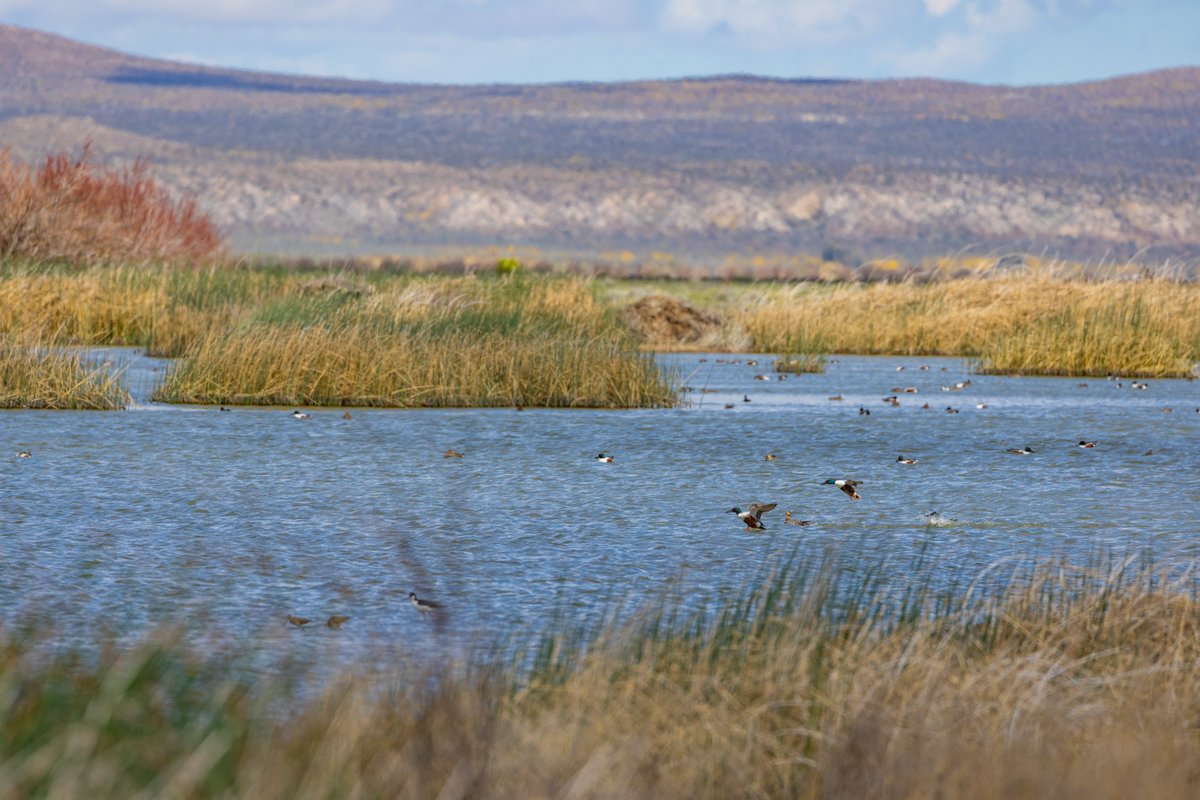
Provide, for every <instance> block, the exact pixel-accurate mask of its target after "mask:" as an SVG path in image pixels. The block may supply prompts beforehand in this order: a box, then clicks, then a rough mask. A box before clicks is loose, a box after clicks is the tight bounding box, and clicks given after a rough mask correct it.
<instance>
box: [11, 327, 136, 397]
mask: <svg viewBox="0 0 1200 800" xmlns="http://www.w3.org/2000/svg"><path fill="white" fill-rule="evenodd" d="M128 402H129V393H128V392H127V391H126V390H125V388H124V386H123V385H122V383H121V379H120V376H119V375H118V374H116V373H114V372H112V371H110V370H109V369H108V368H106V367H105V366H104V365H100V364H93V363H90V362H89V361H88V360H87V358H86V357H85V356H84V355H82V354H80V353H75V352H64V351H61V350H56V349H52V348H49V347H47V346H45V345H44V344H42V343H41V342H38V341H29V340H24V341H14V340H12V339H10V338H7V337H0V408H39V409H93V410H102V411H107V410H113V409H120V408H124V407H125V405H126V404H127V403H128Z"/></svg>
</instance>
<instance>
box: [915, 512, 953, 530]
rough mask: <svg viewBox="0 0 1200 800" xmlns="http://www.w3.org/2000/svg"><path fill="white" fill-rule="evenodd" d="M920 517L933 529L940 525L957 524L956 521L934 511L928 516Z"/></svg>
mask: <svg viewBox="0 0 1200 800" xmlns="http://www.w3.org/2000/svg"><path fill="white" fill-rule="evenodd" d="M921 516H923V517H924V518H925V519H926V520H927V521H928V523H929V524H930V525H933V526H935V527H936V526H942V525H954V524H956V523H957V522H958V520H956V519H953V518H951V517H945V516H942V515H941V514H939V513H938V512H936V511H930V512H929V513H928V514H922V515H921Z"/></svg>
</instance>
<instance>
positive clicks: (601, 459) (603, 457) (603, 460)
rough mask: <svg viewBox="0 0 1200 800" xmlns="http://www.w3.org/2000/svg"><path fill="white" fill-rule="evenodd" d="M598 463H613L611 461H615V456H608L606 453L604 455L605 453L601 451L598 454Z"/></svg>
mask: <svg viewBox="0 0 1200 800" xmlns="http://www.w3.org/2000/svg"><path fill="white" fill-rule="evenodd" d="M596 463H597V464H611V463H613V457H612V456H606V455H604V453H601V454H600V455H598V456H596Z"/></svg>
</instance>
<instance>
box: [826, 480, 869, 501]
mask: <svg viewBox="0 0 1200 800" xmlns="http://www.w3.org/2000/svg"><path fill="white" fill-rule="evenodd" d="M821 485H822V486H836V487H837V488H839V489H841V490H842V491H843V492H845V493H846V496H847V497H849V498H850V499H851V500H858V499H860V497H859V494H858V492H856V491H855V490H854V487H855V486H862V481H852V480H850V479H849V478H846V479H844V480H843V479H840V478H839V479H834V478H826V479H825V482H824V483H822V484H821Z"/></svg>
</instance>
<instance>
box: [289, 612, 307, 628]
mask: <svg viewBox="0 0 1200 800" xmlns="http://www.w3.org/2000/svg"><path fill="white" fill-rule="evenodd" d="M287 621H288V622H290V623H291V624H292V625H295V626H296V627H297V628H303V627H304V626H305V625H307V624H308V623H310V622H312V620H310V619H305V618H304V617H297V616H295V615H293V614H288V615H287Z"/></svg>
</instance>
